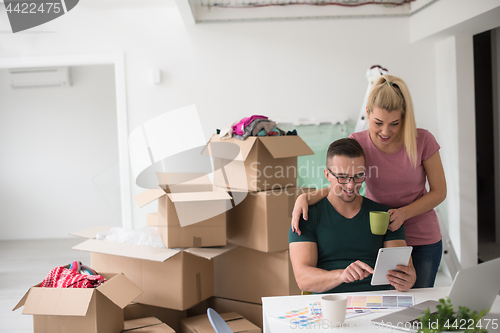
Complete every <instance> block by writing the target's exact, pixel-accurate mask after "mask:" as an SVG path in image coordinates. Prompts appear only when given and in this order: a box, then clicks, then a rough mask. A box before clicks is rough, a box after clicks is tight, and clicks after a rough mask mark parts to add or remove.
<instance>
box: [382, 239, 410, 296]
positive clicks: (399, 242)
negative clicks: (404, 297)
mask: <svg viewBox="0 0 500 333" xmlns="http://www.w3.org/2000/svg"><path fill="white" fill-rule="evenodd" d="M401 246H407V245H406V241H405V240H403V239H396V240H390V241H386V242H384V247H401ZM387 278H388V279H389V282H390V283H391V285H392V286H393V287H394V288H396V290H398V291H408V290H410V288H411V287H413V285H414V284H415V281H416V280H417V274H416V273H415V268H414V267H413V261H412V260H411V257H410V262H409V263H408V266H403V265H398V270H397V271H389V274H387Z"/></svg>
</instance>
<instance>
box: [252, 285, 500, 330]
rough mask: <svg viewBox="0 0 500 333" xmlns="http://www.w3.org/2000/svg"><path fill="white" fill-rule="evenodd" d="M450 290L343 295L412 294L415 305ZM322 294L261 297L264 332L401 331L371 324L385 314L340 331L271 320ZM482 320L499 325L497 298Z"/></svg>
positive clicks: (368, 316)
mask: <svg viewBox="0 0 500 333" xmlns="http://www.w3.org/2000/svg"><path fill="white" fill-rule="evenodd" d="M449 289H450V287H439V288H422V289H412V290H410V291H408V292H406V293H403V292H399V291H397V290H388V291H373V292H359V293H346V294H345V295H370V294H371V295H413V297H414V299H415V304H416V303H420V302H423V301H426V300H432V299H434V300H438V299H440V298H444V297H445V296H446V295H448V291H449ZM321 296H323V295H304V296H280V297H262V312H263V316H264V323H263V325H264V327H263V328H264V333H285V332H294V333H295V332H310V331H314V332H316V331H322V332H324V331H327V332H332V331H335V332H337V331H350V332H365V333H366V332H372V331H374V332H381V333H383V332H395V333H397V332H403V331H397V330H394V329H390V328H383V327H380V326H377V325H373V324H372V323H371V319H375V318H377V317H380V316H383V315H386V314H387V313H388V312H378V313H370V314H365V315H360V316H356V317H352V318H348V319H346V322H345V323H344V327H342V328H325V327H321V326H322V325H318V326H316V327H313V326H311V327H307V328H298V327H297V326H296V325H292V324H290V323H287V322H286V321H283V320H279V319H277V318H274V317H273V314H276V313H280V312H283V311H288V310H293V309H298V308H301V307H304V306H307V304H308V303H309V302H310V301H318V300H320V298H321ZM484 318H489V319H496V322H497V323H498V325H499V326H500V297H498V296H497V298H496V300H495V303H494V304H493V306H492V308H491V311H490V313H489V314H488V315H486V316H485V317H484ZM488 332H500V327H499V328H497V329H496V330H493V329H491V326H490V327H489V328H488Z"/></svg>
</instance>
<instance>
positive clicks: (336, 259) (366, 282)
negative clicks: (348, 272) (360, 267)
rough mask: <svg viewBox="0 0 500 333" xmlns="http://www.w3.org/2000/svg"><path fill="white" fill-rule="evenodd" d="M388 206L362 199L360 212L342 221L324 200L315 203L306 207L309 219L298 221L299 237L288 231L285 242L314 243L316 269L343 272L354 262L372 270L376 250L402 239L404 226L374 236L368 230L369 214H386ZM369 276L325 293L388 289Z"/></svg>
mask: <svg viewBox="0 0 500 333" xmlns="http://www.w3.org/2000/svg"><path fill="white" fill-rule="evenodd" d="M387 210H389V208H388V207H387V206H384V205H381V204H379V203H376V202H375V201H372V200H370V199H367V198H363V203H362V205H361V209H360V211H359V212H358V214H357V215H356V216H354V217H353V218H352V219H348V218H345V217H344V216H342V215H340V214H339V213H338V212H337V211H336V210H335V208H333V206H332V204H331V203H330V201H328V199H327V198H324V199H323V200H321V201H320V202H318V203H317V204H315V205H313V206H309V214H308V215H309V218H308V220H307V221H304V220H303V219H302V217H301V218H300V222H299V228H300V230H301V231H302V234H301V235H300V236H299V235H297V234H296V233H294V232H292V230H291V228H290V230H289V232H288V242H289V243H293V242H314V243H316V244H317V246H318V263H317V265H316V267H318V268H321V269H324V270H327V271H331V270H335V269H345V268H346V267H347V266H349V265H350V264H351V263H353V262H355V261H356V260H361V261H362V262H364V263H366V264H368V265H369V266H370V267H372V268H374V267H375V261H376V260H377V254H378V250H379V249H380V248H381V247H383V246H384V242H385V241H389V240H396V239H403V240H404V239H405V232H404V228H403V226H401V228H399V229H398V230H396V231H395V232H392V231H390V230H387V232H386V234H385V235H374V234H372V233H371V230H370V211H387ZM371 277H372V276H371V275H370V276H368V277H367V278H365V279H363V280H361V281H354V282H351V283H342V284H341V285H339V286H337V287H336V288H334V289H332V290H329V291H325V293H342V292H355V291H372V290H387V289H390V287H391V286H390V285H383V286H372V285H371V284H370V282H371Z"/></svg>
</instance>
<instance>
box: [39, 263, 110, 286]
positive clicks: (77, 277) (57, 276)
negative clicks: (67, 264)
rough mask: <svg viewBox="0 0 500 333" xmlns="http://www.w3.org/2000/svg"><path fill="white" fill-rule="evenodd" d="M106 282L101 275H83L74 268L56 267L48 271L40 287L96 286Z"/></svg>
mask: <svg viewBox="0 0 500 333" xmlns="http://www.w3.org/2000/svg"><path fill="white" fill-rule="evenodd" d="M104 282H106V279H105V278H103V277H102V276H101V275H84V274H80V273H78V272H77V271H76V270H73V269H68V268H64V267H56V268H54V269H53V270H51V271H50V273H49V274H48V275H47V277H46V278H45V280H43V281H42V284H41V286H40V287H44V288H96V287H99V286H100V285H101V284H103V283H104Z"/></svg>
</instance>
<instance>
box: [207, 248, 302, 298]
mask: <svg viewBox="0 0 500 333" xmlns="http://www.w3.org/2000/svg"><path fill="white" fill-rule="evenodd" d="M214 280H215V286H214V296H217V297H222V298H229V299H233V300H237V301H245V302H250V303H261V302H262V301H261V298H262V297H268V296H287V295H300V289H299V287H298V286H297V283H296V282H295V277H294V275H293V270H292V265H291V263H290V259H289V255H288V251H281V252H272V253H265V252H260V251H256V250H252V249H248V248H245V247H237V248H235V249H234V250H231V251H229V252H227V253H224V254H223V255H221V256H219V257H217V258H215V259H214Z"/></svg>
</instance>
